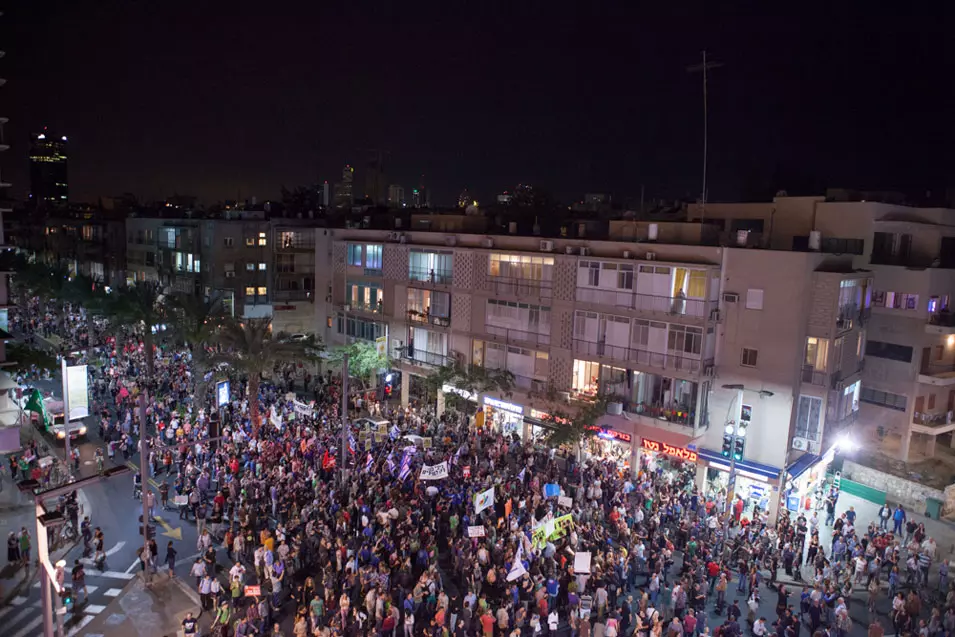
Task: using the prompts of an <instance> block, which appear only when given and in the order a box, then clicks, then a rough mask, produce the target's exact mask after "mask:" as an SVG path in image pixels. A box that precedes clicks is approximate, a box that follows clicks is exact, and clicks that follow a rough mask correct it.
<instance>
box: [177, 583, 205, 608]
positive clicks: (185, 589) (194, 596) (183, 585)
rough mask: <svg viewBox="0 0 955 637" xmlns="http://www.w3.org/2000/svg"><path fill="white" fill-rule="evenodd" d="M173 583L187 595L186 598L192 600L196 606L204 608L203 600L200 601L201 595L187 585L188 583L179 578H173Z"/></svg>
mask: <svg viewBox="0 0 955 637" xmlns="http://www.w3.org/2000/svg"><path fill="white" fill-rule="evenodd" d="M173 581H174V582H175V584H176V586H178V587H179V589H180V590H181V591H182V592H183V593H184V594H185V595H186V597H188V598H189V599H191V600H192V601H193V603H194V604H195V605H196V606H200V607H201V606H202V600H200V599H199V593H197V592H196V591H194V590H193V589H192V587H191V586H188V585H186V583H185V582H183V581H182V580H181V579H179V578H178V577H175V578H173Z"/></svg>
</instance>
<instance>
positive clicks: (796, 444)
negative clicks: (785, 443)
mask: <svg viewBox="0 0 955 637" xmlns="http://www.w3.org/2000/svg"><path fill="white" fill-rule="evenodd" d="M793 449H798V450H799V451H807V450H808V449H809V441H808V440H807V439H805V438H793Z"/></svg>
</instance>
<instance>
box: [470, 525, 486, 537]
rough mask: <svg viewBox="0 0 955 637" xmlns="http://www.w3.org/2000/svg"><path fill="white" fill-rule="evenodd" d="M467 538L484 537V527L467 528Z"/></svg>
mask: <svg viewBox="0 0 955 637" xmlns="http://www.w3.org/2000/svg"><path fill="white" fill-rule="evenodd" d="M468 537H484V527H483V526H469V527H468Z"/></svg>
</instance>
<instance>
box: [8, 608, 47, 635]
mask: <svg viewBox="0 0 955 637" xmlns="http://www.w3.org/2000/svg"><path fill="white" fill-rule="evenodd" d="M42 623H43V614H42V613H41V614H40V616H39V617H37V618H36V619H34V620H33V621H32V622H30V623H29V624H27V625H26V626H24V627H23V628H21V629H20V632H18V633H17V634H16V635H13V637H26V636H27V635H33V634H36V633H34V632H33V631H34V630H36V629H37V628H38V627H39V626H40V624H42Z"/></svg>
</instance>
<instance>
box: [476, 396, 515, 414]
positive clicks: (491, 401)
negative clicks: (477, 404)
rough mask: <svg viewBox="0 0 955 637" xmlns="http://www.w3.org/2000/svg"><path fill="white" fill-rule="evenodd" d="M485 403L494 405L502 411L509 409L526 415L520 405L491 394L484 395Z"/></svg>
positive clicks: (513, 412) (490, 405)
mask: <svg viewBox="0 0 955 637" xmlns="http://www.w3.org/2000/svg"><path fill="white" fill-rule="evenodd" d="M484 404H485V405H487V406H489V407H493V408H494V409H500V410H502V411H509V412H511V413H512V414H520V415H522V416H523V415H524V408H523V407H521V406H520V405H515V404H513V403H508V402H504V401H503V400H498V399H497V398H492V397H491V396H485V397H484Z"/></svg>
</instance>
